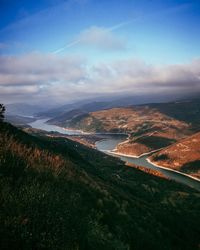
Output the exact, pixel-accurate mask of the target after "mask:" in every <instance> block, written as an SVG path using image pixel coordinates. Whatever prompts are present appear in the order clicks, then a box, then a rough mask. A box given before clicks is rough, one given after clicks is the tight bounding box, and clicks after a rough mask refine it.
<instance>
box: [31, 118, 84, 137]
mask: <svg viewBox="0 0 200 250" xmlns="http://www.w3.org/2000/svg"><path fill="white" fill-rule="evenodd" d="M48 120H49V119H40V120H36V121H34V122H31V123H29V125H30V126H31V127H32V128H37V129H42V130H45V131H48V132H58V133H61V134H67V135H80V134H82V133H81V131H78V130H72V129H64V128H61V127H59V126H56V125H51V124H48V123H46V121H48Z"/></svg>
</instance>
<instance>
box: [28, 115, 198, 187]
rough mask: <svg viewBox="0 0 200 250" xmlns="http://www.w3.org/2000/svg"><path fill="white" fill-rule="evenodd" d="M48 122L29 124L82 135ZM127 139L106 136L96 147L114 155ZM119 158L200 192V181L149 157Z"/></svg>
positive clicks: (49, 129)
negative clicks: (153, 161) (149, 159)
mask: <svg viewBox="0 0 200 250" xmlns="http://www.w3.org/2000/svg"><path fill="white" fill-rule="evenodd" d="M47 120H48V119H40V120H37V121H35V122H32V123H29V125H30V126H31V127H33V128H37V129H42V130H46V131H48V132H49V131H53V132H59V133H62V134H68V135H80V134H82V132H81V131H77V130H68V129H63V128H61V127H58V126H55V125H50V124H47V123H45V122H46V121H47ZM125 139H126V137H125V136H124V135H119V134H116V135H114V134H113V135H105V139H103V140H101V141H98V142H96V144H95V145H96V148H97V149H98V150H99V151H103V152H105V153H107V154H111V155H112V153H111V152H110V151H112V150H113V149H114V148H115V147H116V146H117V144H119V143H120V142H123V141H124V140H125ZM114 156H116V155H114ZM117 157H119V158H120V159H121V160H122V161H124V162H129V163H133V164H136V165H138V166H143V167H145V168H149V169H153V170H157V171H159V172H160V173H162V174H163V175H164V176H166V177H167V178H169V179H171V180H174V181H176V182H179V183H182V184H184V185H187V186H190V187H192V188H194V189H196V190H198V191H200V181H198V180H195V179H193V178H192V177H189V176H186V175H184V174H182V173H179V172H178V173H177V172H175V171H173V170H168V169H163V168H161V167H158V166H155V165H153V164H151V163H150V162H148V161H147V158H148V155H145V156H142V157H140V158H134V157H129V156H117Z"/></svg>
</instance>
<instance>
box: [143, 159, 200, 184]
mask: <svg viewBox="0 0 200 250" xmlns="http://www.w3.org/2000/svg"><path fill="white" fill-rule="evenodd" d="M147 161H148V162H149V163H150V164H152V165H154V166H155V167H157V168H160V169H164V170H168V171H171V172H175V173H177V174H180V175H184V176H186V177H189V178H191V179H193V180H195V181H198V182H200V179H198V178H197V177H194V176H192V175H189V174H185V173H183V172H180V171H178V170H175V169H171V168H167V167H163V166H160V165H158V164H156V163H154V162H152V161H151V160H150V159H148V158H147Z"/></svg>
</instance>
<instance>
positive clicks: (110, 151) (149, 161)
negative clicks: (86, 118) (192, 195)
mask: <svg viewBox="0 0 200 250" xmlns="http://www.w3.org/2000/svg"><path fill="white" fill-rule="evenodd" d="M103 152H107V153H109V154H111V155H114V156H116V157H117V156H119V157H120V156H124V157H129V158H135V159H139V158H141V157H143V156H145V155H150V154H151V153H152V151H151V152H148V153H144V154H141V155H140V156H133V155H126V154H120V153H115V152H113V151H112V150H104V151H103ZM146 160H147V162H148V163H150V164H152V165H154V166H155V167H157V168H160V169H164V170H168V171H171V172H175V173H177V174H180V175H184V176H186V177H189V178H191V179H193V180H195V181H198V182H200V179H198V178H196V177H194V176H192V175H189V174H185V173H183V172H180V171H178V170H174V169H171V168H166V167H162V166H160V165H158V164H156V163H153V162H152V161H151V160H150V159H148V158H146ZM127 162H128V161H127Z"/></svg>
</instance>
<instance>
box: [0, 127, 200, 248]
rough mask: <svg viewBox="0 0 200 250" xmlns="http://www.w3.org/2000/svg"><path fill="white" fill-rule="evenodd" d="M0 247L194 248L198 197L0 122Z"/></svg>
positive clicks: (80, 149)
mask: <svg viewBox="0 0 200 250" xmlns="http://www.w3.org/2000/svg"><path fill="white" fill-rule="evenodd" d="M0 204H1V206H0V235H1V239H0V249H109V250H110V249H120V250H121V249H172V250H173V249H198V246H199V243H200V242H199V235H200V228H199V223H200V195H199V194H198V193H196V192H195V191H193V190H191V189H189V188H187V187H184V186H182V185H179V184H176V183H174V182H170V181H167V180H162V179H159V178H157V177H154V176H149V175H147V174H145V173H143V172H141V171H139V170H135V169H132V168H131V169H130V168H128V167H125V166H124V165H123V164H122V163H121V162H120V161H118V160H116V159H115V158H112V157H109V156H106V155H104V154H102V153H99V152H97V151H95V150H92V149H88V148H86V147H84V146H82V145H80V144H78V143H74V142H72V141H69V140H61V139H57V140H52V139H51V140H50V139H45V138H38V137H33V136H30V135H27V134H26V133H24V132H22V131H20V130H17V129H16V128H14V127H13V126H11V125H8V124H0Z"/></svg>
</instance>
